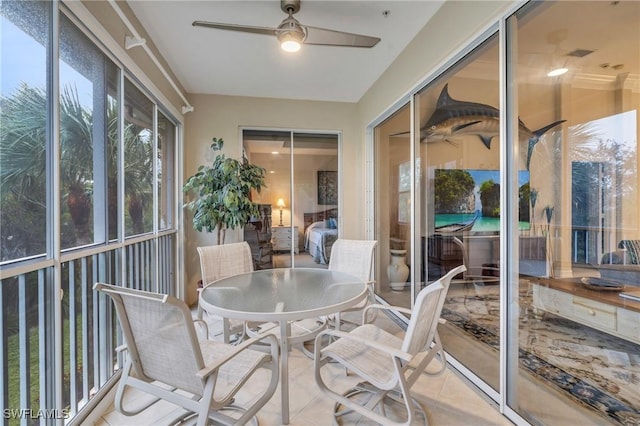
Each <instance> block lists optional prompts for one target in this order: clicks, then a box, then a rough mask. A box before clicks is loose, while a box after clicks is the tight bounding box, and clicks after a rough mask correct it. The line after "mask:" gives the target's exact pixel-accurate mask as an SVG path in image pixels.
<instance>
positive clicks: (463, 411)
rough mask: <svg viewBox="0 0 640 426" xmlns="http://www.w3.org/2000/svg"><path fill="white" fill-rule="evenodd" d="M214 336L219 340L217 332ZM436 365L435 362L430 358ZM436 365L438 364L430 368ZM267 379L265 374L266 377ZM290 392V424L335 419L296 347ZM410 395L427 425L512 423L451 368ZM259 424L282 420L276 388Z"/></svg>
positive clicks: (143, 417)
mask: <svg viewBox="0 0 640 426" xmlns="http://www.w3.org/2000/svg"><path fill="white" fill-rule="evenodd" d="M209 322H210V324H211V328H210V330H211V331H210V332H211V334H216V333H218V332H219V330H220V326H219V321H218V320H215V319H213V320H212V319H209ZM377 322H378V323H379V324H381V325H382V326H383V327H384V328H386V329H388V330H393V332H394V333H401V332H402V331H401V330H400V328H399V327H398V326H397V325H396V324H395V323H393V322H392V321H391V320H390V319H389V318H387V317H386V316H384V315H380V316H378V319H377ZM214 338H220V336H216V337H214ZM434 362H435V363H436V364H437V362H438V361H434ZM433 367H434V369H435V367H437V366H436V365H434V366H433ZM325 368H327V369H328V370H327V372H328V373H329V375H332V376H333V377H331V380H334V381H335V383H336V385H337V386H339V387H340V388H343V389H344V390H347V389H349V388H350V387H351V386H353V385H354V384H355V383H356V381H357V379H356V378H355V377H354V376H346V375H345V372H344V369H343V368H341V367H340V366H338V365H333V364H330V365H329V366H328V367H325ZM264 377H265V380H266V377H267V375H266V374H265V375H264ZM289 379H290V385H289V392H290V402H289V405H290V422H289V424H291V425H305V426H324V425H330V424H332V422H333V416H332V412H333V403H332V402H331V400H329V399H327V398H326V397H324V396H323V395H322V394H321V392H320V390H319V389H318V388H317V386H316V384H315V381H314V378H313V361H312V360H311V359H309V358H308V357H307V356H305V355H304V354H303V353H302V351H301V350H300V348H296V347H294V348H293V349H292V351H291V353H290V356H289ZM254 385H255V386H258V385H260V384H252V386H251V387H249V388H248V390H247V391H246V392H245V391H241V393H240V394H238V398H237V401H238V403H239V404H240V405H242V404H243V402H245V403H246V402H247V401H251V399H252V398H254V395H252V390H254V391H255V388H254V387H253V386H254ZM413 389H414V392H413V394H414V397H415V398H416V399H417V400H418V401H419V402H420V403H421V404H422V405H423V407H425V409H426V413H427V417H428V422H429V424H430V425H431V426H439V425H448V426H449V425H511V424H512V423H511V422H509V421H508V420H507V419H506V418H505V417H503V416H502V415H501V414H500V413H499V412H498V408H497V407H496V405H495V404H494V403H493V402H491V401H489V400H488V399H487V398H486V397H485V396H482V395H481V394H480V393H479V392H478V391H476V390H474V388H473V385H471V384H469V383H468V382H467V381H466V380H465V379H464V378H463V377H461V376H459V375H458V374H457V373H455V372H454V371H452V370H449V369H448V370H446V372H445V373H444V374H443V375H441V376H438V377H429V376H426V375H423V376H422V377H421V378H420V379H418V382H417V383H416V384H415V385H414V388H413ZM143 400H144V398H143V396H141V395H139V394H138V395H134V394H133V393H132V394H130V395H127V399H126V400H125V401H126V404H128V403H131V404H142V403H143ZM183 413H184V411H183V410H182V409H180V408H178V407H176V406H174V405H172V404H169V403H166V402H158V403H156V404H154V405H153V406H151V407H150V408H149V409H147V410H145V411H144V412H142V413H141V414H139V415H137V416H135V417H127V416H124V415H122V414H120V413H119V412H117V411H116V410H115V408H114V407H113V405H111V406H110V407H109V408H108V409H107V410H106V411H105V412H104V413H103V414H102V417H101V419H100V420H99V421H98V422H96V423H94V424H95V425H98V426H113V425H172V424H176V421H175V419H176V418H177V417H179V416H180V415H181V414H183ZM258 421H259V423H260V424H261V425H280V424H282V421H281V415H280V391H279V389H278V390H276V392H275V394H274V395H273V397H272V398H271V400H270V401H269V402H268V403H267V404H266V405H265V406H264V407H263V409H262V410H261V411H260V412H259V413H258ZM342 424H358V425H360V424H362V425H367V424H371V422H369V421H364V420H358V419H349V421H348V422H343V423H342Z"/></svg>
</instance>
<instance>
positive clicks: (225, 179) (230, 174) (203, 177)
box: [183, 138, 265, 244]
mask: <svg viewBox="0 0 640 426" xmlns="http://www.w3.org/2000/svg"><path fill="white" fill-rule="evenodd" d="M223 144H224V141H223V140H222V139H218V138H213V143H212V144H211V149H212V150H213V151H216V152H217V151H220V150H222V146H223ZM264 176H265V169H264V168H262V167H259V166H256V165H254V164H251V163H249V160H247V159H246V158H245V157H243V158H242V159H241V160H237V159H234V158H226V157H225V155H224V154H218V155H216V158H215V159H214V160H213V164H211V166H200V167H199V168H198V171H197V173H196V174H195V175H193V176H191V177H189V179H188V180H187V182H186V183H185V185H184V187H183V191H184V192H185V193H189V192H193V193H195V194H196V195H197V198H195V199H194V200H192V201H190V202H188V203H187V204H185V207H187V208H189V209H190V210H191V211H192V212H194V215H193V228H194V229H196V230H198V231H202V230H203V229H204V230H205V231H207V232H213V231H214V230H216V229H217V232H218V242H219V243H222V244H224V239H225V231H226V230H227V229H235V228H236V227H243V226H244V225H245V223H247V222H248V221H249V219H250V218H251V217H252V216H258V215H259V209H258V204H257V203H254V202H252V201H251V190H252V189H253V190H255V191H256V192H258V193H259V192H260V191H261V190H262V187H264Z"/></svg>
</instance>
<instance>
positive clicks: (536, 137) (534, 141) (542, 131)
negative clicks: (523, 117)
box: [526, 120, 567, 170]
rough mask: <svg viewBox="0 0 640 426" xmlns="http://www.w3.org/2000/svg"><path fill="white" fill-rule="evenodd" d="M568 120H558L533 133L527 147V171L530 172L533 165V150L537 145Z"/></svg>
mask: <svg viewBox="0 0 640 426" xmlns="http://www.w3.org/2000/svg"><path fill="white" fill-rule="evenodd" d="M565 121H567V120H558V121H554V122H553V123H551V124H549V125H546V126H544V127H541V128H539V129H538V130H535V131H533V132H532V133H533V135H532V136H531V137H530V138H529V145H528V146H527V164H526V166H527V170H529V166H530V165H531V156H532V155H533V148H535V147H536V144H537V143H538V142H540V137H541V136H542V135H544V134H545V133H546V132H548V131H549V130H551V129H552V128H554V127H556V126H557V125H559V124H562V123H564V122H565Z"/></svg>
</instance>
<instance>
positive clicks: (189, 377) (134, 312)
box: [93, 283, 204, 395]
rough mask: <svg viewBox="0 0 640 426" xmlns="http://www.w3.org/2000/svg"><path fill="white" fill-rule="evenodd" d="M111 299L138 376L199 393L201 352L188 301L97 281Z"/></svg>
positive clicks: (200, 384)
mask: <svg viewBox="0 0 640 426" xmlns="http://www.w3.org/2000/svg"><path fill="white" fill-rule="evenodd" d="M93 288H94V290H97V291H100V292H102V293H105V294H107V295H108V296H109V297H111V299H112V300H113V303H114V305H115V307H116V314H117V316H118V320H119V322H120V326H121V327H122V333H123V334H124V340H125V343H126V345H127V350H128V356H129V357H131V362H132V368H133V369H134V372H135V374H136V376H137V377H139V378H143V379H145V380H147V381H153V380H158V381H161V382H163V383H166V384H168V385H170V386H174V387H176V388H179V389H184V390H186V391H188V392H191V393H193V394H196V395H202V392H203V385H202V381H201V380H200V379H199V378H198V377H197V376H196V373H197V372H198V371H199V370H201V369H202V368H204V361H203V359H202V352H201V350H200V345H199V344H198V338H197V335H196V331H195V328H194V326H193V321H192V317H191V311H190V310H189V308H188V307H187V305H186V304H185V303H184V302H183V301H181V300H179V299H176V298H175V297H173V296H169V295H165V294H157V293H150V292H146V291H142V290H134V289H128V288H122V287H117V286H113V285H110V284H103V283H96V284H95V285H94V287H93Z"/></svg>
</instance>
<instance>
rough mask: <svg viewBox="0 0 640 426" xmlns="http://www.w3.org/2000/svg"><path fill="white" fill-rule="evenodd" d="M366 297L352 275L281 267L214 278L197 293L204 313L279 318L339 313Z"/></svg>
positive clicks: (251, 318) (247, 318)
mask: <svg viewBox="0 0 640 426" xmlns="http://www.w3.org/2000/svg"><path fill="white" fill-rule="evenodd" d="M366 296H367V287H366V284H365V283H364V282H363V281H362V280H360V279H359V278H357V277H354V276H352V275H349V274H346V273H343V272H336V271H329V270H327V269H312V268H294V269H291V268H282V269H266V270H260V271H254V272H250V273H246V274H240V275H234V276H231V277H227V278H223V279H220V280H217V281H214V282H212V283H210V284H208V285H207V286H206V287H205V288H204V289H203V290H202V292H201V293H200V304H201V306H202V308H203V309H204V310H206V311H207V312H209V313H213V314H218V315H221V316H224V317H227V318H236V319H244V320H267V321H279V320H289V319H302V318H308V317H314V316H317V315H324V314H329V313H335V312H339V311H341V310H343V309H345V308H348V307H350V306H353V305H355V304H357V303H359V302H360V301H362V300H364V299H365V298H366Z"/></svg>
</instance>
